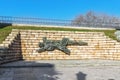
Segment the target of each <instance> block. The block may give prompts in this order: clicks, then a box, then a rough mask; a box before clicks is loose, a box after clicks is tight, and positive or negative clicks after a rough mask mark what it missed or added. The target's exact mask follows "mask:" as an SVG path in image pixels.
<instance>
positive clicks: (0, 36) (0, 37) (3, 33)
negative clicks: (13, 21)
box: [0, 26, 116, 43]
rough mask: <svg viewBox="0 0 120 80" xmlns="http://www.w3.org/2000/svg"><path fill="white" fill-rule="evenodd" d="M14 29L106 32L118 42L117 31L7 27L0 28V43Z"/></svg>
mask: <svg viewBox="0 0 120 80" xmlns="http://www.w3.org/2000/svg"><path fill="white" fill-rule="evenodd" d="M12 29H25V30H55V31H81V32H104V33H105V34H106V36H109V37H110V38H112V39H114V40H116V37H115V35H114V32H115V30H88V29H70V28H53V27H51V28H50V27H27V26H20V27H17V26H7V27H4V28H0V43H2V41H4V39H5V38H6V36H8V35H9V33H10V32H11V30H12Z"/></svg>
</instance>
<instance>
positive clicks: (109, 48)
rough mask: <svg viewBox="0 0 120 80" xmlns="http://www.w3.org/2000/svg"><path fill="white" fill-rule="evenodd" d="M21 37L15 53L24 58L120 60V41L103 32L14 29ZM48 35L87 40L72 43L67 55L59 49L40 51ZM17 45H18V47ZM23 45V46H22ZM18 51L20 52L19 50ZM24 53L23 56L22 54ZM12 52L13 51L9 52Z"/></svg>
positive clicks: (14, 45)
mask: <svg viewBox="0 0 120 80" xmlns="http://www.w3.org/2000/svg"><path fill="white" fill-rule="evenodd" d="M12 33H13V34H14V33H17V34H18V35H17V36H19V37H17V39H15V41H16V42H13V46H11V48H13V51H14V54H17V53H18V55H19V56H20V58H21V57H22V59H24V60H63V59H64V60H68V59H71V60H86V59H101V60H120V43H118V42H117V41H115V40H112V39H110V38H109V37H107V36H105V34H104V33H103V32H77V31H75V32H72V31H46V30H15V29H14V30H12ZM43 37H47V39H50V40H61V39H62V38H69V39H70V40H75V41H79V40H82V41H84V42H87V43H88V45H86V46H77V45H70V46H67V48H68V49H69V50H70V51H71V53H70V55H66V54H65V53H64V52H62V51H59V50H54V51H45V52H42V53H39V52H38V51H37V50H38V49H39V48H40V47H39V42H43V40H42V38H43ZM16 46H17V47H16ZM20 46H21V47H20ZM10 50H12V49H10ZM17 51H18V52H17ZM21 53H22V56H21V55H20V54H21ZM7 54H11V52H7Z"/></svg>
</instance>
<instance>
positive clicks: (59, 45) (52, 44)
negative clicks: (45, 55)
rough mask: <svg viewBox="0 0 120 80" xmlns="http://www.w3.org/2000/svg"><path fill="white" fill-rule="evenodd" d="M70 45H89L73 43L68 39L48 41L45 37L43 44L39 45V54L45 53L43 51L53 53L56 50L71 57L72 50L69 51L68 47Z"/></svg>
mask: <svg viewBox="0 0 120 80" xmlns="http://www.w3.org/2000/svg"><path fill="white" fill-rule="evenodd" d="M68 45H80V46H82V45H87V43H86V42H82V41H79V42H77V41H72V40H69V39H68V38H63V39H62V40H47V38H46V37H43V42H40V43H39V47H40V49H39V50H38V52H43V51H53V50H55V49H57V50H60V51H62V52H64V53H66V54H68V55H70V50H69V49H67V47H66V46H68Z"/></svg>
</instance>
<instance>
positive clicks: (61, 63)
mask: <svg viewBox="0 0 120 80" xmlns="http://www.w3.org/2000/svg"><path fill="white" fill-rule="evenodd" d="M53 65H54V66H57V67H77V66H81V67H85V66H87V67H90V66H91V67H93V66H118V67H119V66H120V61H112V60H40V61H17V62H11V63H7V64H3V65H0V68H20V67H53Z"/></svg>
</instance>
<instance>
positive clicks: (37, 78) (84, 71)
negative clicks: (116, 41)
mask: <svg viewBox="0 0 120 80" xmlns="http://www.w3.org/2000/svg"><path fill="white" fill-rule="evenodd" d="M0 80H120V61H108V60H107V61H106V60H102V61H101V60H97V61H95V60H89V61H85V60H82V61H78V60H74V61H73V60H71V61H70V60H69V61H64V60H62V61H36V62H28V61H18V62H12V63H8V64H4V65H1V66H0Z"/></svg>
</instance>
